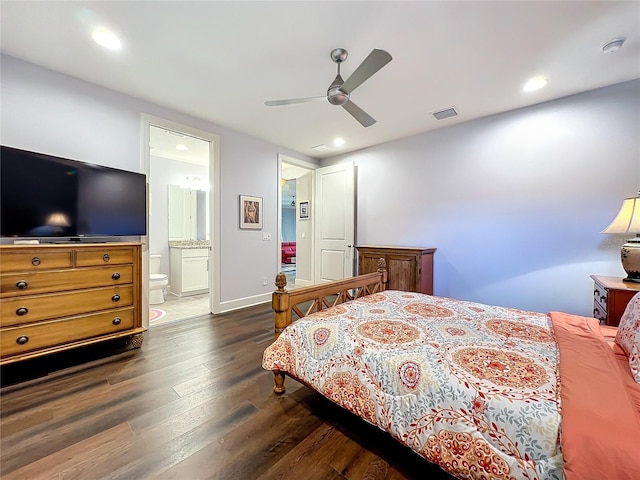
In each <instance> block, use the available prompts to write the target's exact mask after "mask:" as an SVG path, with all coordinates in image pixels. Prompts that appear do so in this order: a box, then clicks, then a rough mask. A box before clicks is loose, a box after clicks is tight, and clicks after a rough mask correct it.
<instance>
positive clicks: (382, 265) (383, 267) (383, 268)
mask: <svg viewBox="0 0 640 480" xmlns="http://www.w3.org/2000/svg"><path fill="white" fill-rule="evenodd" d="M378 272H379V273H381V274H382V285H381V286H380V289H381V290H382V291H384V290H386V289H387V262H385V260H384V258H382V257H381V258H380V260H378Z"/></svg>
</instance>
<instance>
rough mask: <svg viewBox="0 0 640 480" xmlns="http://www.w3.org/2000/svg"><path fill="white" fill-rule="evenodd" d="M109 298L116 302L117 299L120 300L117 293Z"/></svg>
mask: <svg viewBox="0 0 640 480" xmlns="http://www.w3.org/2000/svg"><path fill="white" fill-rule="evenodd" d="M111 300H112V301H114V302H118V301H120V295H118V294H117V293H116V294H115V295H114V296H113V297H111Z"/></svg>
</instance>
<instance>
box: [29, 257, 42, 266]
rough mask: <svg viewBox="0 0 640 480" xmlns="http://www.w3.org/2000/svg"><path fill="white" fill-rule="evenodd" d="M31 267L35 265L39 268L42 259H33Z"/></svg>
mask: <svg viewBox="0 0 640 480" xmlns="http://www.w3.org/2000/svg"><path fill="white" fill-rule="evenodd" d="M31 265H33V266H34V267H37V266H38V265H40V259H39V258H38V257H33V258H32V259H31Z"/></svg>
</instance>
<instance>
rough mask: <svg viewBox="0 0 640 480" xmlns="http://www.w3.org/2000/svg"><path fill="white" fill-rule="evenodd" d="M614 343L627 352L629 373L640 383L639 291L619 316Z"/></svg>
mask: <svg viewBox="0 0 640 480" xmlns="http://www.w3.org/2000/svg"><path fill="white" fill-rule="evenodd" d="M616 343H617V344H618V345H620V347H622V349H623V350H624V353H626V354H627V359H628V360H629V367H630V368H631V375H633V378H634V379H635V381H636V383H640V292H638V293H636V294H635V295H634V296H633V298H632V299H631V301H630V302H629V303H628V305H627V308H625V310H624V313H623V314H622V318H620V324H619V325H618V333H617V334H616Z"/></svg>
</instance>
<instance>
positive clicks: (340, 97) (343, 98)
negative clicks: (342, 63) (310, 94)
mask: <svg viewBox="0 0 640 480" xmlns="http://www.w3.org/2000/svg"><path fill="white" fill-rule="evenodd" d="M327 99H328V100H329V103H330V104H331V105H344V104H345V103H347V102H348V101H349V95H347V94H346V93H344V92H343V91H342V90H340V87H333V88H330V89H329V90H328V91H327Z"/></svg>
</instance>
